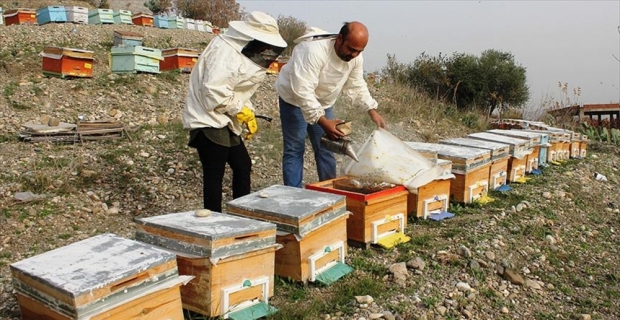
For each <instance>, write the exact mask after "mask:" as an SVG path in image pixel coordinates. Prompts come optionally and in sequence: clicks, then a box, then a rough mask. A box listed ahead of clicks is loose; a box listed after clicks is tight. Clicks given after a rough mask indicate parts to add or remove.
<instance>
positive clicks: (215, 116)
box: [183, 28, 267, 135]
mask: <svg viewBox="0 0 620 320" xmlns="http://www.w3.org/2000/svg"><path fill="white" fill-rule="evenodd" d="M252 40H253V39H252V38H250V37H248V36H246V35H244V34H241V33H239V32H236V31H235V30H234V29H232V28H230V29H228V31H227V32H226V34H223V35H218V36H217V37H216V38H214V39H213V40H211V42H210V43H209V45H208V46H207V47H206V48H205V49H204V51H203V52H202V54H201V55H200V57H199V58H198V61H197V62H196V64H195V65H194V68H193V69H192V73H191V75H190V81H189V89H188V92H187V100H186V103H185V107H184V109H183V127H184V128H185V129H188V130H192V129H198V128H205V127H209V128H223V127H225V126H228V127H230V129H231V131H232V132H233V133H235V134H237V135H240V134H241V132H242V127H241V125H240V124H239V122H238V121H237V119H236V115H237V113H239V111H241V108H243V106H247V107H248V108H250V109H251V110H252V111H254V108H253V107H252V103H251V102H250V98H251V97H252V95H254V92H256V90H257V89H258V87H259V86H260V83H261V81H262V80H263V78H264V77H265V74H266V71H267V70H266V69H265V68H262V67H260V66H258V65H257V64H255V63H254V62H252V61H251V60H249V59H248V58H246V57H245V56H244V55H243V54H241V50H242V49H243V47H245V46H246V45H247V44H248V43H249V42H250V41H252Z"/></svg>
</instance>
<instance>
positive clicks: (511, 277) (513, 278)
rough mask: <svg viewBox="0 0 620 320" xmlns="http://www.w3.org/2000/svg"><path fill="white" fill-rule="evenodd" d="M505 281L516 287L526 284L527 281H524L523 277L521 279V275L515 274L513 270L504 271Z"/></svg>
mask: <svg viewBox="0 0 620 320" xmlns="http://www.w3.org/2000/svg"><path fill="white" fill-rule="evenodd" d="M504 279H506V280H508V281H510V283H512V284H516V285H522V284H523V283H525V281H524V280H523V277H521V275H519V274H518V273H516V272H514V271H513V270H511V269H506V270H504Z"/></svg>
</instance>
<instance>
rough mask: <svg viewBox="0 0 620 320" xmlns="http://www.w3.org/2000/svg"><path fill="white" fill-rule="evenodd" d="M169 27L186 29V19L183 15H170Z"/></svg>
mask: <svg viewBox="0 0 620 320" xmlns="http://www.w3.org/2000/svg"><path fill="white" fill-rule="evenodd" d="M168 29H185V20H184V19H183V18H182V17H168Z"/></svg>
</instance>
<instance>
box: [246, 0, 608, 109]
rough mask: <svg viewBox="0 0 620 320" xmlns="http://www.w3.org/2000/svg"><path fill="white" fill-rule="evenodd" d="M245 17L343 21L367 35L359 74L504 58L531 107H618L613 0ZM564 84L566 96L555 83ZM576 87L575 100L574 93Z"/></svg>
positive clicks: (336, 24) (353, 7)
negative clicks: (521, 74)
mask: <svg viewBox="0 0 620 320" xmlns="http://www.w3.org/2000/svg"><path fill="white" fill-rule="evenodd" d="M237 3H239V4H240V5H241V6H242V7H244V9H245V11H246V12H250V11H255V10H257V11H263V12H266V13H268V14H270V15H272V16H274V17H275V18H277V17H278V16H279V15H283V16H292V17H294V18H297V19H299V20H301V21H304V22H306V23H307V24H308V26H316V27H319V28H321V29H324V30H327V31H331V32H334V33H337V32H338V30H340V27H341V26H342V23H343V22H345V21H360V22H362V23H364V24H365V25H366V26H367V27H368V30H369V33H370V40H369V42H368V45H367V46H366V50H365V51H364V67H365V69H366V71H368V72H373V71H380V70H381V69H382V68H383V67H384V66H385V65H386V62H387V55H388V54H391V55H395V57H396V59H397V60H398V61H399V62H401V63H405V64H409V63H412V62H413V61H415V59H416V58H417V57H419V56H420V54H421V53H423V52H425V53H426V54H428V55H431V56H437V55H438V54H439V53H442V54H448V55H451V54H452V53H454V52H459V53H470V54H474V55H476V56H480V54H481V53H482V52H483V51H484V50H487V49H495V50H500V51H504V52H510V53H512V54H513V55H514V60H515V62H516V63H517V64H519V65H521V66H523V67H525V68H526V71H527V79H528V86H529V87H530V101H529V102H528V104H529V105H530V106H534V105H540V104H542V103H543V101H549V100H550V99H551V100H553V101H560V100H561V101H566V99H567V98H568V99H569V100H570V103H584V104H593V103H610V102H614V103H618V102H620V61H618V60H616V58H618V59H620V0H613V1H534V0H530V1H413V0H410V1H406V0H403V1H370V0H368V1H353V0H349V1H327V0H324V1H288V0H280V1H274V0H271V1H265V0H237ZM559 82H561V83H567V84H568V86H567V87H568V91H569V93H568V95H565V94H563V93H562V91H561V90H560V88H558V83H559ZM577 88H580V89H581V94H580V95H579V96H575V95H574V94H573V89H577Z"/></svg>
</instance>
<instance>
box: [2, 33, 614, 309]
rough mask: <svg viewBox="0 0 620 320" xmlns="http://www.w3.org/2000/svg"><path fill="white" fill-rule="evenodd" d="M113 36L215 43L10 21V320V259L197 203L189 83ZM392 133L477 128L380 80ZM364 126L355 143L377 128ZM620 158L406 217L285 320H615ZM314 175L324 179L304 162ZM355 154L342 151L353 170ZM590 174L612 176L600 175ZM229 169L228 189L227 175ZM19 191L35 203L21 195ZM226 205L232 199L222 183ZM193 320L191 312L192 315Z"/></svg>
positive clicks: (410, 135) (267, 135)
mask: <svg viewBox="0 0 620 320" xmlns="http://www.w3.org/2000/svg"><path fill="white" fill-rule="evenodd" d="M114 30H131V31H136V32H139V33H142V34H144V37H145V39H144V44H145V46H150V47H155V48H162V49H163V48H170V47H177V46H180V47H186V48H195V49H199V50H201V49H203V48H204V46H206V44H207V43H208V41H209V40H210V39H211V37H212V35H210V34H207V33H203V32H198V31H190V30H162V29H156V28H145V27H138V26H91V25H83V26H74V25H70V24H58V25H46V26H9V27H6V26H1V27H0V88H2V93H1V94H2V96H1V97H0V268H1V269H0V317H2V318H3V319H17V318H19V308H18V306H17V303H16V300H15V297H14V290H13V287H12V285H11V275H10V270H9V264H11V263H13V262H16V261H20V260H22V259H24V258H27V257H31V256H33V255H37V254H40V253H43V252H45V251H48V250H51V249H54V248H58V247H61V246H64V245H67V244H70V243H73V242H75V241H79V240H82V239H85V238H88V237H91V236H93V235H96V234H100V233H103V232H113V233H116V234H119V235H121V236H124V237H128V238H133V236H134V232H135V229H134V226H133V223H132V220H133V218H134V217H143V216H150V215H159V214H164V213H171V212H178V211H185V210H193V209H195V208H198V207H200V204H201V197H202V195H201V181H202V180H201V170H200V167H199V163H198V159H197V155H196V154H195V152H194V151H193V150H192V149H190V148H188V147H186V145H185V144H186V142H187V133H186V132H185V131H183V129H182V128H181V125H180V124H179V116H180V112H181V109H182V106H183V102H184V96H185V92H186V89H187V80H188V75H187V74H179V73H174V72H173V73H162V74H159V75H149V74H128V75H119V74H110V73H109V72H108V70H107V66H108V53H109V51H110V47H111V46H112V42H113V31H114ZM46 45H53V46H64V47H71V48H80V49H86V50H93V51H94V52H95V56H96V61H95V68H94V77H93V78H92V79H58V78H47V77H44V76H42V74H41V57H39V56H38V54H39V52H41V51H42V49H43V47H44V46H46ZM274 81H275V76H274V75H270V76H268V77H267V79H266V80H265V82H264V83H263V85H262V87H261V89H260V90H259V92H258V93H257V94H256V96H255V98H254V102H255V105H256V106H257V113H260V114H264V115H268V116H271V117H273V118H274V121H272V122H270V123H269V122H266V121H261V122H259V127H260V129H259V130H260V131H259V134H258V135H257V136H256V137H255V138H253V139H252V140H250V141H249V143H248V149H249V150H250V153H251V155H252V158H253V163H254V166H253V176H252V179H253V181H252V187H253V190H260V189H261V188H264V187H267V186H270V185H273V184H277V183H281V179H280V172H281V171H280V170H281V169H280V166H279V161H280V156H281V148H280V138H279V137H280V132H279V131H280V130H279V127H280V125H279V118H278V111H277V96H276V95H275V91H274V90H273V82H274ZM372 91H373V94H374V96H375V97H376V98H377V99H378V100H379V102H380V106H381V110H383V111H382V112H383V113H384V115H385V116H386V118H387V119H388V121H389V122H390V127H389V129H390V131H391V132H392V133H394V134H395V135H396V136H398V137H399V138H401V139H403V140H419V141H436V140H438V139H439V138H442V137H456V136H463V135H465V134H466V133H467V132H470V131H472V129H470V128H468V127H467V126H465V125H464V124H468V123H471V121H472V118H471V115H463V116H460V117H459V116H458V115H455V114H454V113H453V112H452V111H451V110H450V109H449V108H447V107H444V106H441V105H438V104H436V103H433V102H429V101H427V100H424V99H413V98H408V96H407V95H404V94H402V91H398V88H395V87H394V86H383V85H376V86H374V85H373V86H372ZM337 107H338V110H339V111H338V113H339V116H340V117H342V118H347V119H352V120H354V123H355V124H356V127H355V129H356V132H355V134H354V136H353V137H354V141H355V143H356V146H359V144H360V143H361V142H362V141H363V140H364V139H365V137H366V136H367V135H368V133H369V132H370V131H371V130H372V127H371V126H370V124H369V121H368V120H367V119H366V118H367V117H364V116H363V115H359V114H358V113H356V112H355V111H354V110H350V109H349V108H348V107H347V106H346V102H343V101H340V102H339V104H338V106H337ZM79 115H83V116H85V117H87V118H89V119H103V118H106V117H115V118H116V119H118V120H119V121H122V122H123V123H124V124H125V125H126V127H127V132H126V133H125V136H124V138H123V139H122V140H118V141H95V142H85V143H78V144H69V145H57V144H51V143H26V142H22V141H19V139H18V138H17V133H18V132H19V131H20V130H21V125H22V124H23V123H25V122H37V121H40V120H41V119H42V118H44V117H46V116H49V117H55V118H58V119H59V120H60V121H63V122H69V123H75V122H76V121H77V118H78V116H79ZM617 154H618V149H617V148H616V147H614V146H610V145H603V144H598V143H592V144H591V145H590V149H589V156H588V157H587V158H586V159H583V160H571V161H569V162H568V163H566V164H564V165H562V166H553V167H550V168H549V169H547V170H545V173H544V175H542V176H538V177H534V178H533V179H532V180H531V181H530V182H528V183H527V184H524V185H516V186H514V189H513V190H512V191H510V192H508V193H507V194H494V195H493V196H494V197H495V198H496V201H495V202H493V203H491V204H489V205H486V206H475V205H471V206H467V207H462V206H459V205H454V206H452V207H451V211H452V212H454V213H456V214H457V217H455V218H453V219H449V220H445V221H442V222H430V221H414V220H411V222H410V224H409V226H408V230H407V233H408V234H409V235H410V236H411V237H412V241H411V242H409V243H406V244H403V245H401V246H399V247H397V248H395V249H391V250H380V249H370V250H361V249H357V248H351V249H350V252H349V253H350V254H349V257H348V259H347V262H348V263H349V264H350V265H352V266H353V267H354V268H355V272H354V273H353V274H352V275H350V276H349V277H348V278H347V280H346V281H341V282H339V283H336V284H334V285H332V286H330V287H317V286H313V285H310V286H303V285H299V284H295V283H291V282H289V281H286V280H284V279H279V280H278V281H277V282H276V294H275V296H274V298H273V299H272V300H271V303H272V304H273V305H274V306H276V307H278V308H279V309H280V313H279V314H278V315H277V316H275V317H274V318H276V319H302V318H305V319H356V320H361V319H378V318H384V319H395V318H396V319H575V318H577V319H590V318H592V319H620V309H619V305H618V298H620V285H619V280H618V279H619V277H620V274H619V273H618V271H617V270H618V261H619V259H618V253H619V249H618V241H619V233H618V229H619V228H620V218H619V215H618V212H619V210H618V208H617V204H620V198H619V197H620V196H619V194H618V186H619V181H618V173H617V170H618V157H617ZM307 155H308V157H307V161H306V163H307V166H306V170H305V175H304V177H305V181H306V182H314V181H315V179H316V178H315V177H316V172H315V169H314V167H313V161H312V160H311V156H310V154H309V153H308V154H307ZM346 161H347V159H345V158H343V157H340V158H339V165H340V166H341V167H342V166H343V165H344V164H345V162H346ZM594 172H599V173H602V174H603V175H605V176H606V177H607V181H597V180H595V179H594V178H593V176H594ZM229 176H230V175H227V177H226V179H227V181H226V182H227V183H229V178H230V177H229ZM20 192H32V193H33V194H34V195H36V196H37V197H35V198H36V199H31V200H32V201H20V200H17V199H16V196H17V195H19V194H20ZM224 192H225V197H226V199H230V190H229V189H228V188H226V189H225V190H224ZM188 317H193V316H190V315H188Z"/></svg>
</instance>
